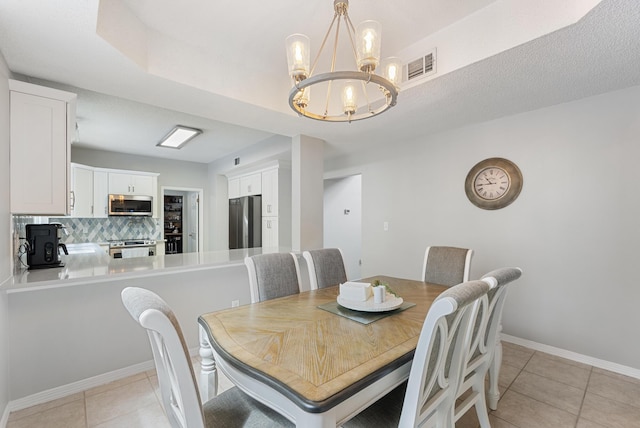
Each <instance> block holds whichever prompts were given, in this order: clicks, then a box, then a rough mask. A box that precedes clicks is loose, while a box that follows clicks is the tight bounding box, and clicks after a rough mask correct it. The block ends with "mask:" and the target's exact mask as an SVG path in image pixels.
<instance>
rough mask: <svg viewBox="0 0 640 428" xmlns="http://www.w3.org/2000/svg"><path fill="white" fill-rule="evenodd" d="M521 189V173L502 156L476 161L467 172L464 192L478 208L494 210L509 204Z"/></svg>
mask: <svg viewBox="0 0 640 428" xmlns="http://www.w3.org/2000/svg"><path fill="white" fill-rule="evenodd" d="M520 190H522V173H521V172H520V169H519V168H518V166H517V165H516V164H514V163H513V162H511V161H509V160H507V159H503V158H490V159H485V160H483V161H481V162H479V163H477V164H476V165H475V166H474V167H473V168H471V170H470V171H469V174H467V179H466V181H465V193H466V194H467V198H469V200H470V201H471V202H472V203H473V204H474V205H476V206H477V207H479V208H482V209H486V210H496V209H500V208H504V207H506V206H507V205H509V204H511V203H512V202H513V201H514V200H515V199H516V198H517V197H518V195H519V194H520Z"/></svg>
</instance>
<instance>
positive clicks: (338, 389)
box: [198, 276, 447, 428]
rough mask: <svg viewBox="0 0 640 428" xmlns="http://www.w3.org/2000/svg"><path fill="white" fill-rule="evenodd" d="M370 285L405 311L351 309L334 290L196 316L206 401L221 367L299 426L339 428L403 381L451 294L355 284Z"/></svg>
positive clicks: (384, 279) (415, 284) (399, 283)
mask: <svg viewBox="0 0 640 428" xmlns="http://www.w3.org/2000/svg"><path fill="white" fill-rule="evenodd" d="M376 280H377V281H379V282H380V283H381V284H384V285H386V286H387V290H388V293H390V292H393V293H395V294H396V295H397V296H399V297H400V298H402V305H401V306H399V307H397V308H395V309H393V310H385V311H368V310H367V311H355V310H351V309H347V308H345V307H343V306H342V305H339V304H338V303H337V298H338V295H339V292H340V287H339V285H336V286H333V287H327V288H322V289H317V290H310V291H305V292H301V293H298V294H294V295H290V296H286V297H281V298H277V299H272V300H267V301H263V302H259V303H253V304H249V305H244V306H239V307H235V308H230V309H225V310H220V311H215V312H211V313H206V314H202V315H201V316H200V317H199V318H198V324H199V327H200V357H201V373H200V388H201V389H200V394H201V398H202V399H203V401H206V400H207V399H209V398H212V397H214V396H215V395H216V393H217V370H218V369H220V370H222V372H223V373H224V374H225V375H226V376H227V377H228V378H229V380H230V381H231V382H233V383H234V384H235V385H236V386H238V387H239V388H240V389H241V390H242V391H243V392H245V393H247V394H248V395H250V396H251V397H253V398H255V399H256V400H258V401H260V402H262V403H264V404H265V405H267V406H269V407H271V408H272V409H274V410H276V411H278V412H279V413H281V414H283V415H284V416H285V417H287V418H288V419H290V420H291V421H293V422H294V423H295V424H296V426H297V427H307V428H314V427H318V428H319V427H323V428H327V427H336V426H338V425H340V424H342V423H344V422H345V421H347V420H349V419H350V418H352V417H353V416H355V415H356V414H358V413H359V412H361V411H362V410H364V409H365V408H367V407H368V406H370V405H372V404H373V403H375V402H376V401H377V400H378V399H379V398H381V397H382V396H384V395H385V394H387V393H388V392H390V391H391V390H393V389H394V388H395V387H396V386H398V385H400V384H401V383H402V382H404V381H405V380H407V379H408V377H409V372H410V369H411V362H412V359H413V354H414V352H415V349H416V346H417V343H418V338H419V336H420V332H421V330H422V325H423V322H424V320H425V318H426V315H427V312H428V311H429V308H430V307H431V304H432V302H433V301H434V300H435V299H436V298H437V297H438V295H439V294H440V293H442V292H443V291H445V290H446V289H447V287H445V286H442V285H437V284H430V283H426V282H423V281H417V280H411V279H402V278H396V277H390V276H374V277H370V278H365V279H360V280H358V282H366V283H375V281H376ZM387 297H391V298H394V299H395V298H396V297H394V296H393V295H392V294H387ZM394 306H397V305H394Z"/></svg>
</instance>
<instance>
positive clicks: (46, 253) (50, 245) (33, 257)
mask: <svg viewBox="0 0 640 428" xmlns="http://www.w3.org/2000/svg"><path fill="white" fill-rule="evenodd" d="M25 228H26V234H27V236H26V239H27V247H28V251H27V264H28V265H29V269H45V268H56V267H62V266H64V263H62V262H61V261H60V255H59V254H58V248H62V250H63V251H64V253H65V254H69V253H68V252H67V247H66V245H64V244H63V243H61V242H60V231H61V230H63V229H64V226H63V225H62V224H60V223H52V224H27V225H26V227H25Z"/></svg>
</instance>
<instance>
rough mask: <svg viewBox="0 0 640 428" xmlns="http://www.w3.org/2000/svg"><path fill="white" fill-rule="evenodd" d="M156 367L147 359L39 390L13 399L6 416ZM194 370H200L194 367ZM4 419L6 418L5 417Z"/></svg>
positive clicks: (2, 427)
mask: <svg viewBox="0 0 640 428" xmlns="http://www.w3.org/2000/svg"><path fill="white" fill-rule="evenodd" d="M199 351H200V348H199V347H196V348H193V349H189V354H190V355H191V356H192V357H194V356H197V355H199ZM152 369H155V365H154V364H153V360H149V361H145V362H144V363H139V364H134V365H133V366H129V367H125V368H122V369H118V370H114V371H112V372H108V373H103V374H101V375H98V376H93V377H90V378H88V379H83V380H80V381H78V382H73V383H70V384H67V385H63V386H59V387H56V388H52V389H48V390H46V391H42V392H38V393H36V394H32V395H28V396H26V397H23V398H19V399H17V400H12V401H10V402H9V404H8V405H7V408H6V409H5V413H6V417H7V419H8V417H9V413H10V412H15V411H16V410H22V409H26V408H27V407H31V406H35V405H38V404H42V403H46V402H48V401H52V400H57V399H58V398H62V397H66V396H69V395H71V394H76V393H78V392H82V391H86V390H87V389H91V388H95V387H96V386H100V385H104V384H107V383H109V382H113V381H116V380H120V379H124V378H125V377H129V376H133V375H136V374H138V373H142V372H145V371H147V370H152ZM194 370H196V371H197V370H198V369H197V368H195V367H194ZM3 420H4V419H3ZM0 428H5V425H2V424H0Z"/></svg>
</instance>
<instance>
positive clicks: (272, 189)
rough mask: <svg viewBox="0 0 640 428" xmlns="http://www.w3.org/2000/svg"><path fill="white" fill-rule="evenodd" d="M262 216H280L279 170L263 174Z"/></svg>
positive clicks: (275, 169)
mask: <svg viewBox="0 0 640 428" xmlns="http://www.w3.org/2000/svg"><path fill="white" fill-rule="evenodd" d="M262 215H263V216H276V217H277V216H278V168H273V169H270V170H267V171H264V172H263V173H262Z"/></svg>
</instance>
